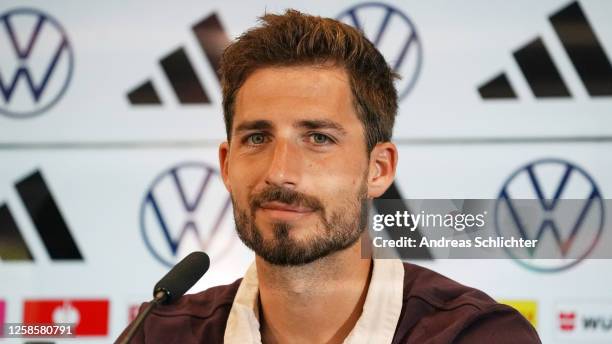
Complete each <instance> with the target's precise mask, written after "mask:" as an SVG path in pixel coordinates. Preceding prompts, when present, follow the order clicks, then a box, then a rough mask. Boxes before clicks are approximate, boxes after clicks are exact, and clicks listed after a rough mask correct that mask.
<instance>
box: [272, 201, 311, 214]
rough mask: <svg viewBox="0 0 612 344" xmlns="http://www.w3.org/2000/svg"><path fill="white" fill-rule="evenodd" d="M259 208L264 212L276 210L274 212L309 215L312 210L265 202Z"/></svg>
mask: <svg viewBox="0 0 612 344" xmlns="http://www.w3.org/2000/svg"><path fill="white" fill-rule="evenodd" d="M260 208H262V209H265V210H276V211H287V212H294V213H310V212H312V211H313V210H312V208H308V207H303V206H294V205H290V204H286V203H281V202H266V203H263V204H261V206H260Z"/></svg>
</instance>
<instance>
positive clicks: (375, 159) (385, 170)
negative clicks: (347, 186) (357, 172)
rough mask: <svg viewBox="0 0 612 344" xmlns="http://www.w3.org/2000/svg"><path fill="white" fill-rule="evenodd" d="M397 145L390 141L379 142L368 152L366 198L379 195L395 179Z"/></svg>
mask: <svg viewBox="0 0 612 344" xmlns="http://www.w3.org/2000/svg"><path fill="white" fill-rule="evenodd" d="M397 158H398V155H397V147H396V146H395V145H394V144H393V143H391V142H380V143H378V144H376V146H375V147H374V149H372V151H371V152H370V163H369V166H368V198H376V197H380V196H381V195H382V194H384V193H385V191H387V189H388V188H389V186H391V184H392V183H393V180H394V179H395V170H396V168H397Z"/></svg>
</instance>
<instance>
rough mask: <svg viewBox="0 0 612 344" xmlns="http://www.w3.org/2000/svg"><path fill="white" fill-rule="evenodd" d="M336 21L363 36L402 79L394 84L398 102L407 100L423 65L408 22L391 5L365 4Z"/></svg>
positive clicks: (416, 42) (418, 38)
mask: <svg viewBox="0 0 612 344" xmlns="http://www.w3.org/2000/svg"><path fill="white" fill-rule="evenodd" d="M337 19H338V20H340V21H342V22H344V23H345V24H348V25H351V26H353V27H355V28H357V29H359V30H360V31H361V32H363V33H364V35H365V36H366V37H367V38H368V39H369V40H370V41H371V42H372V43H373V44H374V46H375V47H376V49H378V51H380V53H381V54H382V55H383V56H384V57H385V60H386V61H387V63H388V64H389V65H390V66H391V68H393V70H394V71H395V72H396V73H398V74H399V75H401V76H402V79H401V80H399V81H397V82H396V88H397V91H398V96H399V99H404V98H405V97H406V96H408V94H409V93H410V91H411V90H412V89H413V87H414V85H415V83H416V81H417V79H418V77H419V74H420V73H421V66H422V64H423V47H422V43H421V39H420V37H419V34H418V33H417V30H416V27H415V25H414V24H413V22H412V21H411V20H410V18H408V16H407V15H406V14H404V13H403V12H402V11H400V10H399V9H398V8H396V7H393V6H391V5H387V4H384V3H380V2H367V3H362V4H359V5H357V6H353V7H351V8H349V9H347V10H346V11H344V12H342V13H340V15H338V16H337Z"/></svg>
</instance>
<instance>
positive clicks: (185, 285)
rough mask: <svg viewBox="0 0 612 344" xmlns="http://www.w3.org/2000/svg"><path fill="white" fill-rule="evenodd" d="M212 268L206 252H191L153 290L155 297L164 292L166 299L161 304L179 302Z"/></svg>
mask: <svg viewBox="0 0 612 344" xmlns="http://www.w3.org/2000/svg"><path fill="white" fill-rule="evenodd" d="M209 266H210V259H209V258H208V255H207V254H206V253H204V252H200V251H196V252H191V253H190V254H189V255H187V257H185V258H183V259H182V260H181V261H180V262H178V263H177V264H176V265H175V266H174V267H173V268H172V269H170V271H168V273H167V274H166V275H165V276H164V277H162V279H161V280H159V282H157V284H156V285H155V287H154V288H153V297H154V298H155V299H158V296H157V294H158V293H159V292H160V291H162V292H164V294H165V297H164V298H162V299H161V300H160V303H163V304H169V303H172V302H174V301H176V300H178V299H179V298H180V297H181V296H183V294H185V292H186V291H187V290H189V288H191V287H193V285H194V284H196V282H197V281H198V280H199V279H200V278H201V277H202V276H203V275H204V273H206V271H207V270H208V268H209Z"/></svg>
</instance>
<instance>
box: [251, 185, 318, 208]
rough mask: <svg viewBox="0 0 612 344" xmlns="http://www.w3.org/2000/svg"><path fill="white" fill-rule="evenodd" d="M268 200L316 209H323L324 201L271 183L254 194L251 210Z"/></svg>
mask: <svg viewBox="0 0 612 344" xmlns="http://www.w3.org/2000/svg"><path fill="white" fill-rule="evenodd" d="M267 202H281V203H285V204H288V205H291V206H299V207H307V208H310V209H312V210H314V211H318V210H323V203H322V202H321V201H319V199H318V198H316V197H314V196H310V195H306V194H304V193H301V192H299V191H295V190H291V189H287V188H283V187H280V186H276V185H270V186H268V187H266V188H265V189H263V190H262V191H260V192H259V193H257V194H255V195H253V197H252V198H251V200H250V206H251V210H252V211H255V210H256V209H257V208H259V207H261V205H262V204H264V203H267Z"/></svg>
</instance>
